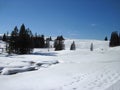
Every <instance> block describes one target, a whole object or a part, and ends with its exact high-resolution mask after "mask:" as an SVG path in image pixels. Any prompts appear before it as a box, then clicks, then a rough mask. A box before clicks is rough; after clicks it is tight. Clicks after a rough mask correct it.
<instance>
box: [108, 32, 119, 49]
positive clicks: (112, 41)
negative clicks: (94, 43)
mask: <svg viewBox="0 0 120 90" xmlns="http://www.w3.org/2000/svg"><path fill="white" fill-rule="evenodd" d="M109 46H110V47H114V46H120V34H118V32H116V31H115V32H112V33H111V38H110V43H109Z"/></svg>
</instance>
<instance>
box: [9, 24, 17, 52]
mask: <svg viewBox="0 0 120 90" xmlns="http://www.w3.org/2000/svg"><path fill="white" fill-rule="evenodd" d="M17 40H18V28H17V26H15V28H14V30H13V31H12V33H11V36H10V39H9V49H10V51H9V52H10V53H16V52H17V46H18V43H17Z"/></svg>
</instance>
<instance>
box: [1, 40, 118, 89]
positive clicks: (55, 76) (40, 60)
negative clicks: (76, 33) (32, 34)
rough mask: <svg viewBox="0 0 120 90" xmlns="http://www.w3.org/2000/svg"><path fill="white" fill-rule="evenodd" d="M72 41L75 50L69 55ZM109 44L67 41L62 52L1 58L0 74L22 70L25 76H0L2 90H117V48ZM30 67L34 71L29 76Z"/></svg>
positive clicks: (51, 50)
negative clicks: (91, 46)
mask: <svg viewBox="0 0 120 90" xmlns="http://www.w3.org/2000/svg"><path fill="white" fill-rule="evenodd" d="M73 41H75V44H76V49H77V50H75V51H70V50H69V48H70V45H71V43H72V42H73ZM91 43H93V47H94V50H93V51H92V52H91V51H90V44H91ZM108 44H109V42H108V41H107V42H105V41H98V40H78V39H74V40H70V39H68V40H65V47H66V49H65V50H63V51H54V49H50V51H49V52H48V49H35V50H34V53H33V54H32V55H13V56H6V55H4V54H1V55H0V71H1V73H3V71H4V72H5V73H7V72H8V71H11V69H12V70H13V71H19V68H20V71H21V69H22V71H24V69H25V72H24V73H17V74H13V75H0V87H1V90H8V89H12V90H120V86H119V85H120V47H114V48H109V46H108ZM58 62H59V63H58ZM57 63H58V64H57ZM31 67H33V68H35V69H37V70H34V71H32V72H28V71H29V70H26V69H29V68H31ZM2 70H3V71H2Z"/></svg>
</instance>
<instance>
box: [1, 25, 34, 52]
mask: <svg viewBox="0 0 120 90" xmlns="http://www.w3.org/2000/svg"><path fill="white" fill-rule="evenodd" d="M3 41H6V50H7V52H8V53H9V54H10V53H16V54H29V53H31V52H32V51H33V48H34V46H33V34H32V32H31V30H30V29H29V28H27V29H26V28H25V25H24V24H22V25H21V27H20V30H19V29H18V28H17V26H15V28H14V30H13V31H12V32H11V35H10V36H8V34H7V35H6V34H4V36H3Z"/></svg>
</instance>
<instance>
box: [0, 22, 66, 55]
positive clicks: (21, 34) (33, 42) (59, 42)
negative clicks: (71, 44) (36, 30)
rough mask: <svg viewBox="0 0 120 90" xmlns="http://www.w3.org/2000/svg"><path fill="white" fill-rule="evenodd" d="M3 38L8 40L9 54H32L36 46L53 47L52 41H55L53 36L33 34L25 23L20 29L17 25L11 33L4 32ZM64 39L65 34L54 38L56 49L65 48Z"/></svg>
mask: <svg viewBox="0 0 120 90" xmlns="http://www.w3.org/2000/svg"><path fill="white" fill-rule="evenodd" d="M2 40H3V41H5V42H6V51H7V52H8V53H9V54H10V53H16V54H30V53H32V52H33V49H34V48H51V47H52V46H51V45H50V41H53V40H52V38H51V37H49V38H46V39H45V37H44V35H37V34H35V35H33V34H32V31H31V30H30V29H29V28H27V29H26V27H25V25H24V24H22V25H21V27H20V29H18V28H17V26H15V28H14V30H13V31H12V32H11V34H10V35H8V33H7V34H4V35H3V38H2ZM64 40H65V39H64V38H63V36H58V37H57V38H56V39H55V40H54V48H55V50H56V51H57V50H63V49H65V45H64Z"/></svg>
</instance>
